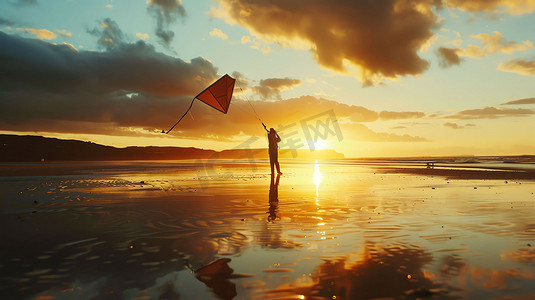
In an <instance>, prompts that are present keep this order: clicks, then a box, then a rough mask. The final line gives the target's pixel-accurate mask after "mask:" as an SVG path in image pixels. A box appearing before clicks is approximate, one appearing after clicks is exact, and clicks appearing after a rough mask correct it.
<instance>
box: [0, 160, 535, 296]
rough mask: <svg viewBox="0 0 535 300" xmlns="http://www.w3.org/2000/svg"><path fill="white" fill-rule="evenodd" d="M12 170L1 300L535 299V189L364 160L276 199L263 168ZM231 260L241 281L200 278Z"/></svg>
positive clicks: (314, 168)
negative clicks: (391, 169) (402, 170)
mask: <svg viewBox="0 0 535 300" xmlns="http://www.w3.org/2000/svg"><path fill="white" fill-rule="evenodd" d="M1 167H5V168H11V169H9V170H12V171H9V172H12V174H13V175H12V176H0V190H1V191H2V193H1V195H0V207H1V215H0V216H1V218H0V223H1V227H2V232H1V240H2V243H3V245H2V247H1V255H2V257H3V259H2V260H1V261H0V271H1V272H0V273H1V274H2V275H1V278H0V296H2V297H1V298H2V299H4V298H37V297H45V298H46V297H51V298H49V299H52V297H55V298H58V299H92V298H95V299H97V298H98V299H103V298H104V299H105V298H109V299H120V298H127V299H131V298H134V299H147V298H162V299H175V298H180V299H211V298H220V299H232V298H234V299H251V298H253V299H255V298H260V299H276V298H283V299H369V298H380V297H389V298H397V299H399V298H402V299H414V298H436V299H449V298H455V299H458V298H460V299H463V298H464V299H488V298H498V299H499V298H507V299H517V298H518V299H524V298H525V299H527V298H533V297H535V285H533V282H534V279H535V218H534V217H533V216H534V215H535V195H534V192H535V182H533V181H515V180H513V178H511V180H508V181H507V182H506V181H505V180H452V179H447V178H444V177H439V176H433V177H431V176H423V175H408V174H407V175H406V174H399V173H395V174H388V173H384V172H379V169H376V168H377V167H376V166H374V165H370V164H366V163H358V162H357V163H356V162H354V161H347V162H344V161H337V162H331V163H328V162H321V161H319V162H318V163H317V164H315V163H290V162H286V163H283V164H282V168H283V171H284V172H285V173H284V175H283V176H282V177H280V178H279V184H278V185H277V178H271V176H269V174H268V173H267V172H266V170H267V168H268V166H267V164H265V162H254V164H253V165H251V162H249V161H238V162H236V161H232V162H231V161H226V162H225V161H218V162H207V161H191V162H180V163H177V162H157V163H155V162H150V163H149V162H132V163H83V164H76V163H72V164H46V165H34V166H28V165H13V164H11V165H8V166H1ZM486 167H487V166H485V168H486ZM28 168H30V170H28ZM32 168H33V169H32ZM35 168H38V169H35ZM6 172H7V171H5V170H4V174H5V173H6ZM31 174H37V175H34V176H31ZM277 199H278V201H276V200H277ZM220 258H230V259H231V261H230V262H228V266H230V268H232V269H233V273H232V274H219V275H217V276H214V277H210V278H209V279H208V280H207V279H206V278H202V277H200V276H199V274H200V273H201V272H197V273H196V271H198V270H199V269H200V268H201V267H203V266H205V265H207V264H208V263H210V262H212V261H215V260H217V259H220ZM196 275H197V276H196Z"/></svg>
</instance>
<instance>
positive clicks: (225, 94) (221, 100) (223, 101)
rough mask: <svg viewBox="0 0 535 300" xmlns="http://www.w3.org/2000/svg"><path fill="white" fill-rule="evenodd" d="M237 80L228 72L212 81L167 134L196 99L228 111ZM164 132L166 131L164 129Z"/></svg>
mask: <svg viewBox="0 0 535 300" xmlns="http://www.w3.org/2000/svg"><path fill="white" fill-rule="evenodd" d="M235 82H236V79H234V78H232V77H230V76H228V74H225V75H224V76H223V77H221V78H219V79H218V80H217V81H216V82H214V83H212V85H211V86H209V87H207V88H206V89H205V90H204V91H202V92H201V93H200V94H198V95H197V96H195V97H194V98H193V100H192V101H191V104H190V106H189V108H188V110H186V112H185V113H184V114H183V115H182V117H180V119H179V120H178V122H176V123H175V125H173V127H171V129H169V130H168V131H167V132H165V134H168V133H169V132H170V131H171V130H173V128H175V126H176V125H177V124H178V123H179V122H180V121H181V120H182V118H184V116H185V115H186V114H187V113H188V111H189V110H190V109H191V107H192V106H193V102H195V99H199V100H201V101H202V102H204V103H206V104H208V105H210V106H211V107H213V108H215V109H217V110H219V111H220V112H222V113H224V114H226V113H227V111H228V107H229V106H230V100H231V99H232V92H233V91H234V83H235ZM162 133H164V131H163V130H162Z"/></svg>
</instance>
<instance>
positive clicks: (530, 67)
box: [497, 59, 535, 76]
mask: <svg viewBox="0 0 535 300" xmlns="http://www.w3.org/2000/svg"><path fill="white" fill-rule="evenodd" d="M497 70H500V71H504V72H511V73H516V74H519V75H525V76H535V60H524V59H510V60H508V61H506V62H503V63H501V64H500V65H498V68H497Z"/></svg>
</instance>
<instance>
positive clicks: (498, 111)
mask: <svg viewBox="0 0 535 300" xmlns="http://www.w3.org/2000/svg"><path fill="white" fill-rule="evenodd" d="M533 114H535V111H533V110H531V109H522V108H517V109H511V108H502V107H485V108H477V109H467V110H463V111H460V112H458V113H456V114H453V115H449V116H445V117H444V118H446V119H457V120H469V119H497V118H503V117H526V116H529V115H533Z"/></svg>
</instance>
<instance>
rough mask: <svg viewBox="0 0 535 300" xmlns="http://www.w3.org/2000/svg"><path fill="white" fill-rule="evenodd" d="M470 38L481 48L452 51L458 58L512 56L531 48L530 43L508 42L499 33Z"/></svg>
mask: <svg viewBox="0 0 535 300" xmlns="http://www.w3.org/2000/svg"><path fill="white" fill-rule="evenodd" d="M470 37H472V38H474V39H477V40H479V41H480V42H481V44H482V46H481V47H480V46H476V45H468V46H467V47H466V48H464V49H452V50H455V52H456V54H458V55H459V56H467V57H472V58H476V57H483V56H489V55H491V54H494V53H505V54H509V55H511V54H513V53H514V52H515V51H526V50H528V48H532V47H533V45H532V44H531V42H530V41H529V40H528V41H525V42H523V44H520V43H517V42H508V41H506V40H505V37H504V36H503V35H502V34H501V33H500V32H499V31H494V35H492V34H487V33H480V34H475V35H470Z"/></svg>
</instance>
